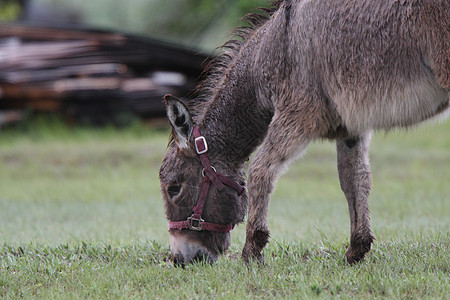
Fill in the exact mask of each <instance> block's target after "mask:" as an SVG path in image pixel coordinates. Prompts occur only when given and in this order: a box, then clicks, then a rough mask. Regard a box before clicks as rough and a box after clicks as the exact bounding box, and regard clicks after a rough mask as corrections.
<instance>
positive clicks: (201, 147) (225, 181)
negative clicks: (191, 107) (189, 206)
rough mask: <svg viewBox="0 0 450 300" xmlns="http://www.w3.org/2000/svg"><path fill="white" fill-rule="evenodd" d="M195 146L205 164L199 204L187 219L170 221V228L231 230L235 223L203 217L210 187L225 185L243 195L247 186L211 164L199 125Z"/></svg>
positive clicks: (196, 128) (195, 129)
mask: <svg viewBox="0 0 450 300" xmlns="http://www.w3.org/2000/svg"><path fill="white" fill-rule="evenodd" d="M193 135H194V146H195V151H196V152H197V154H198V155H199V157H200V161H201V163H202V166H203V170H202V176H203V181H202V187H201V190H200V196H199V199H198V201H197V204H196V205H195V206H194V208H193V213H192V215H191V216H190V217H189V218H187V220H185V221H169V229H178V230H181V229H190V230H195V231H203V230H208V231H218V232H229V231H231V230H233V228H234V224H229V225H222V224H215V223H209V222H205V220H203V219H202V213H203V208H204V206H205V203H206V199H207V198H208V192H209V188H210V186H211V183H212V184H213V185H214V186H215V187H216V188H217V189H218V190H219V191H221V190H223V189H224V188H225V186H229V187H231V188H233V189H235V190H236V192H237V193H238V196H241V195H242V194H243V193H244V191H245V186H242V185H240V184H239V183H238V182H236V181H235V180H233V179H231V178H229V177H226V176H224V175H222V174H220V173H217V172H216V169H214V167H213V166H212V165H211V161H210V159H209V156H208V154H207V152H208V144H207V143H206V139H205V137H204V136H202V135H201V133H200V130H199V128H198V126H195V127H194V132H193Z"/></svg>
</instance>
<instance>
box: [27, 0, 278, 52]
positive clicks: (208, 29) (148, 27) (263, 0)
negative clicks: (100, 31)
mask: <svg viewBox="0 0 450 300" xmlns="http://www.w3.org/2000/svg"><path fill="white" fill-rule="evenodd" d="M33 1H35V2H40V3H43V4H45V5H49V6H53V7H56V6H58V7H59V8H64V9H70V10H72V11H74V12H76V13H78V14H80V15H81V16H82V19H83V20H84V23H86V24H87V25H88V26H92V27H101V28H107V29H113V30H118V31H122V32H128V33H133V34H141V35H146V36H153V37H156V38H158V39H163V40H167V41H172V42H176V43H181V44H184V45H186V46H190V47H194V48H199V49H214V48H216V47H217V46H220V45H221V44H222V43H223V42H225V41H226V40H227V39H228V37H227V34H228V33H230V32H231V30H232V28H234V27H236V26H239V25H240V22H239V20H240V19H241V18H242V17H243V16H244V15H246V14H247V13H250V12H252V11H254V10H255V8H257V7H261V6H267V5H269V4H268V3H269V2H270V1H269V0H170V1H168V0H77V1H73V0H33Z"/></svg>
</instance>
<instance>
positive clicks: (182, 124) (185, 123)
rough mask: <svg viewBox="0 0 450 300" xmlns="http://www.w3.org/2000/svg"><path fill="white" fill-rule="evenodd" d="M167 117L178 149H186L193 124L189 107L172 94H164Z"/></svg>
mask: <svg viewBox="0 0 450 300" xmlns="http://www.w3.org/2000/svg"><path fill="white" fill-rule="evenodd" d="M164 102H165V103H166V109H167V117H168V118H169V121H170V124H171V125H172V134H173V136H174V138H175V141H176V143H177V145H178V147H179V148H180V149H188V148H190V147H189V140H190V138H191V136H192V131H193V128H194V124H193V123H192V118H191V114H190V113H189V109H188V108H187V107H186V105H184V103H183V102H181V101H180V100H178V99H177V98H175V97H174V96H172V95H165V96H164Z"/></svg>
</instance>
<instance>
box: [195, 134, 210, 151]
mask: <svg viewBox="0 0 450 300" xmlns="http://www.w3.org/2000/svg"><path fill="white" fill-rule="evenodd" d="M194 145H195V151H196V152H197V154H198V155H202V154H205V153H206V152H208V144H207V143H206V139H205V137H204V136H203V135H202V136H199V137H196V138H195V140H194Z"/></svg>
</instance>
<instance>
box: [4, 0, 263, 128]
mask: <svg viewBox="0 0 450 300" xmlns="http://www.w3.org/2000/svg"><path fill="white" fill-rule="evenodd" d="M264 5H267V1H262V0H214V1H211V0H170V1H167V0H77V1H73V0H1V2H0V126H5V125H8V124H11V123H15V122H18V121H21V120H23V119H25V118H27V117H28V116H30V115H32V114H36V113H57V114H60V115H61V116H62V117H63V118H64V119H65V120H66V121H68V122H73V123H79V124H87V125H104V124H115V125H126V124H128V123H129V122H130V120H133V119H134V118H139V119H144V120H149V119H156V118H160V117H162V116H164V106H163V104H162V102H161V98H162V96H163V95H164V94H166V93H172V94H174V95H176V96H178V97H181V98H185V97H187V96H188V95H189V94H190V93H192V91H193V90H194V88H195V86H196V83H197V81H198V80H199V76H200V74H201V71H202V69H203V67H204V64H205V61H207V59H208V57H210V56H211V55H212V54H213V52H214V49H215V48H217V47H218V46H220V45H221V44H223V43H224V42H225V41H226V39H227V38H228V35H229V33H230V32H231V30H232V28H234V27H236V26H239V25H242V24H240V21H239V20H240V19H241V18H242V16H244V15H245V14H247V13H249V12H251V11H254V9H255V8H256V7H258V6H264Z"/></svg>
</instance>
